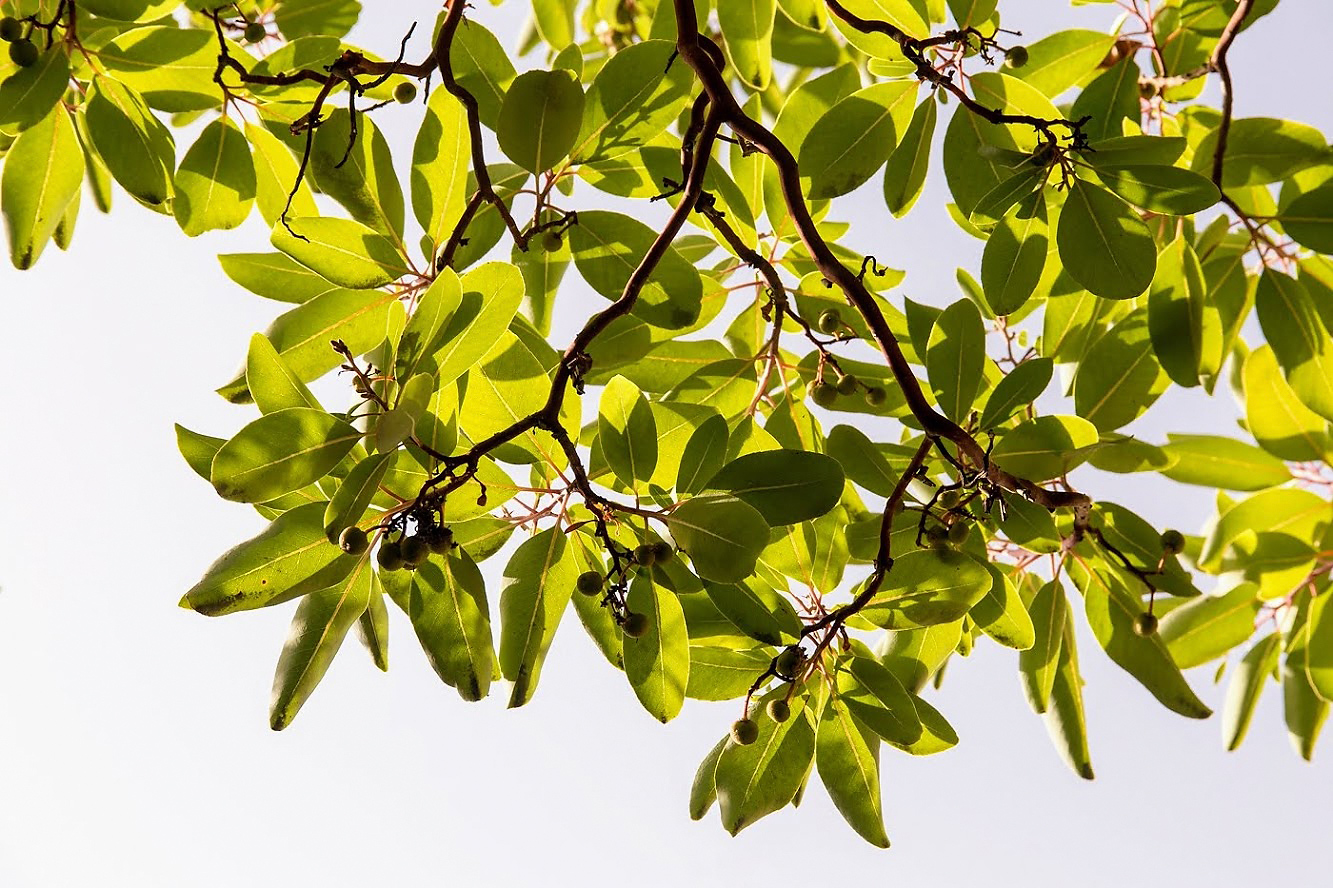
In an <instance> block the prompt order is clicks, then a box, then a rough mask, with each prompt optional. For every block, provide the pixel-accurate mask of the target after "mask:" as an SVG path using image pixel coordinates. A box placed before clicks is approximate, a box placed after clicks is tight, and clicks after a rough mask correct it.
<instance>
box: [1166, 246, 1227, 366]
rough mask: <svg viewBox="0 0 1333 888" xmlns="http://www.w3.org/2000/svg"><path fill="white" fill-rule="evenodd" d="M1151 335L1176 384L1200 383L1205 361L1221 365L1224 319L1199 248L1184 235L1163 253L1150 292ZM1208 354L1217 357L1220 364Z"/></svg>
mask: <svg viewBox="0 0 1333 888" xmlns="http://www.w3.org/2000/svg"><path fill="white" fill-rule="evenodd" d="M1148 334H1149V336H1150V338H1151V339H1152V346H1153V353H1154V354H1156V355H1157V359H1158V361H1159V362H1160V363H1161V365H1162V369H1163V370H1165V371H1166V374H1167V375H1168V376H1170V377H1171V380H1172V381H1173V382H1175V383H1176V384H1177V385H1180V386H1184V387H1186V388H1189V387H1191V386H1195V385H1198V384H1199V373H1200V369H1201V367H1202V366H1203V365H1204V364H1205V363H1209V364H1213V365H1214V366H1213V370H1214V372H1215V371H1216V366H1217V365H1220V363H1221V361H1220V355H1221V350H1222V330H1221V324H1220V318H1219V317H1218V314H1217V312H1216V310H1215V309H1213V307H1212V306H1211V305H1210V299H1209V295H1208V290H1207V282H1206V280H1205V278H1204V276H1203V269H1202V268H1201V267H1200V265H1199V259H1198V257H1197V256H1196V255H1195V253H1194V248H1193V247H1191V246H1190V245H1189V243H1188V242H1187V241H1186V240H1185V238H1184V237H1183V236H1180V237H1177V238H1176V239H1175V240H1174V241H1172V243H1171V244H1170V245H1168V246H1167V247H1165V248H1164V249H1163V250H1162V254H1161V256H1159V257H1158V260H1157V273H1156V275H1155V276H1154V277H1153V282H1152V288H1151V289H1150V290H1149V292H1148ZM1205 355H1208V356H1216V360H1214V359H1213V358H1212V357H1209V359H1208V360H1207V361H1205Z"/></svg>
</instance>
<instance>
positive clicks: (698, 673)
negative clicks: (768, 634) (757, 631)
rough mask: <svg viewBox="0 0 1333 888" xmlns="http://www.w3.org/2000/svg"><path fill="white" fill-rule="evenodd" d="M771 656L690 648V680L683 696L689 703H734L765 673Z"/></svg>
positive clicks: (755, 651) (699, 646)
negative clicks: (687, 698) (730, 701)
mask: <svg viewBox="0 0 1333 888" xmlns="http://www.w3.org/2000/svg"><path fill="white" fill-rule="evenodd" d="M772 661H773V653H772V651H770V650H767V649H765V648H754V649H752V650H735V649H733V648H730V647H718V646H714V645H702V644H692V645H690V680H689V683H688V684H687V685H686V686H685V696H686V697H689V698H690V699H692V700H735V699H736V698H737V697H743V696H745V693H746V692H747V691H748V690H749V689H750V686H751V685H753V684H754V681H755V679H756V678H758V677H759V676H760V675H763V674H764V672H766V671H767V670H768V667H769V664H770V663H772Z"/></svg>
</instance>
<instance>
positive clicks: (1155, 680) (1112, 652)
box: [1082, 570, 1212, 718]
mask: <svg viewBox="0 0 1333 888" xmlns="http://www.w3.org/2000/svg"><path fill="white" fill-rule="evenodd" d="M1082 591H1083V603H1084V608H1085V611H1086V613H1087V617H1088V625H1089V626H1091V627H1092V634H1093V635H1094V636H1096V638H1097V643H1098V644H1100V645H1101V646H1102V649H1103V650H1105V651H1106V653H1107V655H1108V656H1109V657H1110V658H1111V659H1112V660H1113V661H1115V663H1116V665H1118V666H1119V667H1120V668H1121V669H1124V670H1125V671H1126V672H1128V673H1129V674H1130V675H1132V676H1134V678H1136V679H1137V680H1138V682H1139V683H1140V684H1141V685H1143V686H1144V687H1145V688H1147V689H1148V690H1149V691H1150V692H1151V693H1152V695H1153V696H1154V697H1156V698H1157V699H1158V701H1159V702H1161V704H1162V705H1163V706H1165V707H1166V708H1167V709H1170V710H1171V711H1172V712H1177V713H1179V714H1181V715H1184V716H1187V717H1189V718H1207V717H1208V716H1209V715H1211V714H1212V710H1211V709H1209V708H1208V707H1207V706H1205V705H1204V704H1203V701H1201V700H1200V699H1199V698H1198V697H1196V696H1195V695H1194V691H1192V690H1190V686H1189V684H1188V683H1186V681H1185V678H1184V676H1182V675H1181V674H1180V667H1178V666H1176V664H1175V663H1174V662H1173V661H1172V659H1171V655H1170V653H1168V651H1167V649H1166V644H1165V643H1164V642H1163V640H1162V639H1161V638H1160V637H1158V636H1157V635H1156V634H1153V635H1146V636H1144V635H1139V634H1138V633H1136V632H1135V631H1134V621H1135V620H1136V619H1137V618H1138V616H1139V614H1141V613H1143V605H1142V604H1141V603H1140V602H1139V601H1138V600H1137V599H1136V598H1134V596H1132V595H1130V594H1129V592H1128V591H1127V590H1126V589H1125V588H1124V587H1123V586H1122V585H1121V584H1120V581H1119V580H1118V579H1117V578H1116V577H1113V576H1111V575H1110V574H1108V573H1103V572H1098V571H1095V570H1090V571H1088V577H1087V580H1086V582H1085V583H1084V584H1083V590H1082Z"/></svg>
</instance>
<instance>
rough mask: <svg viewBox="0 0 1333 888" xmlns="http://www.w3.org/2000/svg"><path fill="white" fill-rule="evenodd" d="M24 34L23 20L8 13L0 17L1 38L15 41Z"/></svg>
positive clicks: (8, 41)
mask: <svg viewBox="0 0 1333 888" xmlns="http://www.w3.org/2000/svg"><path fill="white" fill-rule="evenodd" d="M22 36H23V22H21V21H19V20H18V19H16V18H14V17H13V16H12V15H7V16H5V17H4V18H2V19H0V40H3V41H5V42H6V43H13V42H14V41H15V40H18V39H19V38H20V37H22Z"/></svg>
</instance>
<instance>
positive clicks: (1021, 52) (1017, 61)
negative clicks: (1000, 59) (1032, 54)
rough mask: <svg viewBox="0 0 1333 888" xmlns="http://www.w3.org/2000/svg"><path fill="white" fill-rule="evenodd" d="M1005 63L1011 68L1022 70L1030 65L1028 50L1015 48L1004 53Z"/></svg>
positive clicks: (1023, 47)
mask: <svg viewBox="0 0 1333 888" xmlns="http://www.w3.org/2000/svg"><path fill="white" fill-rule="evenodd" d="M1004 63H1005V65H1007V66H1008V67H1010V68H1021V67H1023V66H1024V65H1026V64H1027V63H1028V48H1027V47H1026V46H1015V47H1011V48H1010V49H1006V50H1005V51H1004Z"/></svg>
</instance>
